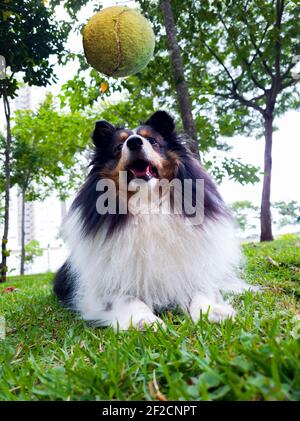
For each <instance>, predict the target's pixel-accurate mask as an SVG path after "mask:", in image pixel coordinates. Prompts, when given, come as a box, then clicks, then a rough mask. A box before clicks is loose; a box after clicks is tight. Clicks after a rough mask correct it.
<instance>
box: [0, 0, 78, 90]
mask: <svg viewBox="0 0 300 421" xmlns="http://www.w3.org/2000/svg"><path fill="white" fill-rule="evenodd" d="M70 29H71V25H70V24H69V23H67V22H59V21H57V20H56V19H55V17H54V13H53V10H51V9H50V8H48V7H46V5H45V4H44V1H42V0H14V1H12V0H6V1H5V2H1V5H0V39H1V44H0V54H1V55H3V56H4V57H5V59H6V65H7V66H8V67H9V68H10V73H9V75H8V77H6V78H5V79H3V80H0V97H1V96H2V95H3V93H4V92H6V95H7V96H8V97H12V98H13V97H14V96H16V92H17V90H18V82H17V79H16V77H15V75H16V74H18V73H20V72H22V76H23V80H24V82H27V83H28V84H29V85H37V86H45V85H47V84H48V83H50V82H51V81H55V80H56V79H55V76H54V72H53V68H54V64H52V63H51V62H50V56H51V55H54V54H55V55H56V56H57V57H58V58H60V57H61V56H62V54H63V52H64V43H65V42H66V40H67V36H68V33H69V31H70Z"/></svg>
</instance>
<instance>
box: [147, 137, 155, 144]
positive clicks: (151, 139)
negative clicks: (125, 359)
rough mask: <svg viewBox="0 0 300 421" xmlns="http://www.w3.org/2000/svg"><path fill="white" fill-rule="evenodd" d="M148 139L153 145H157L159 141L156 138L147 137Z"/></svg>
mask: <svg viewBox="0 0 300 421" xmlns="http://www.w3.org/2000/svg"><path fill="white" fill-rule="evenodd" d="M147 139H148V140H149V142H150V143H151V145H156V143H157V140H156V139H154V137H147Z"/></svg>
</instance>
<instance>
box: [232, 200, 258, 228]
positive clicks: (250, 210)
mask: <svg viewBox="0 0 300 421" xmlns="http://www.w3.org/2000/svg"><path fill="white" fill-rule="evenodd" d="M230 208H231V210H232V213H233V215H234V217H235V220H236V221H237V223H238V224H239V227H240V229H241V230H242V231H246V230H249V229H253V228H256V224H254V223H253V220H255V219H256V218H258V217H259V216H258V211H259V208H258V207H257V206H255V205H253V203H252V202H250V201H249V200H242V201H237V202H234V203H232V204H231V206H230ZM249 219H250V222H249ZM251 219H252V223H251Z"/></svg>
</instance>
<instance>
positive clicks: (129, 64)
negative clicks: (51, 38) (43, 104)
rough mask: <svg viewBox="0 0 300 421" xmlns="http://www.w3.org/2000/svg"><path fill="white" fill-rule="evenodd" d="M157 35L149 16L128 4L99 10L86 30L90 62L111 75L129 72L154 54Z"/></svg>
mask: <svg viewBox="0 0 300 421" xmlns="http://www.w3.org/2000/svg"><path fill="white" fill-rule="evenodd" d="M154 45H155V38H154V33H153V30H152V28H151V26H150V23H149V22H148V20H147V19H146V18H145V17H144V16H142V15H141V14H140V13H139V12H137V11H136V10H133V9H130V8H129V7H125V6H112V7H107V8H105V9H103V10H101V11H100V12H98V13H96V14H95V15H94V16H92V17H91V19H90V20H89V21H88V23H87V24H86V26H85V27H84V30H83V48H84V53H85V56H86V59H87V62H88V63H89V64H90V65H91V66H92V67H94V68H95V69H96V70H98V71H99V72H101V73H104V74H105V75H107V76H116V77H118V76H121V77H122V76H129V75H132V74H134V73H137V72H139V71H140V70H142V69H143V68H144V67H145V66H146V65H147V64H148V62H149V60H150V59H151V57H152V56H153V51H154Z"/></svg>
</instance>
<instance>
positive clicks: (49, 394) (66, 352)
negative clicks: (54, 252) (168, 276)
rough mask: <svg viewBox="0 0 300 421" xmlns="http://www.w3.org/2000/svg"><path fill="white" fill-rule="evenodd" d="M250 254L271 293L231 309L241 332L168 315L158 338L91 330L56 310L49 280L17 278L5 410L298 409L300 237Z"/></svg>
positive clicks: (8, 314) (5, 312)
mask: <svg viewBox="0 0 300 421" xmlns="http://www.w3.org/2000/svg"><path fill="white" fill-rule="evenodd" d="M245 254H246V256H247V258H248V265H247V268H246V270H245V277H246V278H247V279H248V281H249V282H250V283H254V284H260V285H263V287H264V288H265V289H264V292H263V293H261V294H257V293H256V294H254V293H246V294H245V295H244V296H242V297H240V296H239V297H236V298H235V299H234V305H235V306H236V307H237V308H238V309H239V315H238V317H237V319H236V322H235V323H234V324H232V322H231V321H230V320H228V321H226V323H223V324H222V325H212V324H209V323H208V321H207V317H206V316H203V319H202V320H201V321H200V322H199V323H198V325H193V324H192V323H191V322H190V320H189V319H188V318H186V317H184V316H178V315H177V316H174V315H172V314H170V313H167V314H166V315H165V316H164V321H165V322H166V324H167V331H166V332H165V331H159V332H156V333H154V332H151V331H146V332H144V333H143V332H139V331H131V332H126V333H118V334H116V333H114V332H113V331H112V330H111V329H101V328H92V327H91V326H89V325H88V324H86V323H84V322H83V321H81V320H78V319H77V318H76V315H74V314H72V313H69V312H67V311H65V310H64V309H62V308H61V307H60V306H59V304H58V303H57V301H56V299H55V297H54V296H53V294H52V292H51V279H52V275H48V274H47V275H45V274H44V275H36V276H26V277H23V278H20V277H12V278H11V279H10V281H9V282H8V283H6V284H1V285H0V316H1V315H2V316H5V318H6V324H7V329H6V338H5V339H4V340H2V341H0V400H57V399H58V400H60V399H63V400H66V399H70V400H97V399H129V400H131V399H135V400H140V399H176V400H177V399H180V400H186V399H192V400H195V399H196V400H198V399H199V400H217V399H225V400H299V399H300V339H299V338H300V311H299V301H298V302H297V298H299V295H300V237H297V236H291V235H290V236H284V237H282V238H281V239H279V240H276V241H275V242H273V243H271V244H256V243H250V244H247V245H246V246H245ZM270 258H271V259H270ZM8 286H14V287H16V288H17V290H15V291H13V292H5V291H4V289H5V288H7V287H8Z"/></svg>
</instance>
